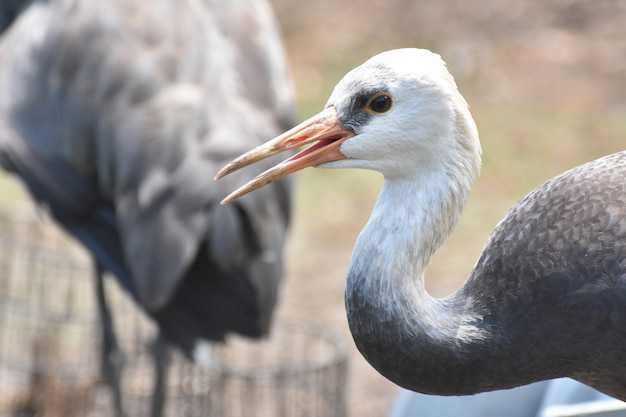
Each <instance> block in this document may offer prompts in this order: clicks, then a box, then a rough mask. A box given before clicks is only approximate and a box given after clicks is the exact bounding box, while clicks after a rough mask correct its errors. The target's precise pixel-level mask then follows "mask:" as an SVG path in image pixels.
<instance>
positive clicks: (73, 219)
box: [0, 0, 295, 417]
mask: <svg viewBox="0 0 626 417" xmlns="http://www.w3.org/2000/svg"><path fill="white" fill-rule="evenodd" d="M3 6H4V8H1V7H0V18H1V20H2V25H3V26H2V27H3V28H4V31H3V32H2V34H1V37H0V164H1V165H2V167H3V168H4V169H6V170H7V171H9V172H11V173H13V174H15V175H16V176H17V177H19V178H20V179H21V180H22V182H23V183H24V184H25V186H26V188H27V189H28V191H29V192H30V194H31V196H32V197H33V199H34V200H35V201H36V202H37V203H38V205H39V206H40V207H45V208H46V209H47V211H48V212H49V213H50V214H51V216H52V218H53V219H54V220H55V221H56V222H57V223H58V224H59V225H60V226H61V227H62V228H63V229H65V230H66V231H67V232H69V233H70V234H71V235H72V236H74V237H75V238H76V239H78V240H79V241H80V242H81V243H82V244H83V245H84V246H85V247H86V248H87V249H88V250H89V251H90V253H91V254H92V255H93V258H94V265H95V275H96V277H97V279H96V283H97V285H96V290H97V300H98V305H99V310H100V314H101V316H102V322H103V336H102V370H103V374H104V376H105V379H106V380H107V381H108V383H109V385H110V386H111V388H112V391H113V398H114V407H115V410H116V411H115V412H116V415H117V416H118V417H119V416H123V415H124V410H123V405H122V392H121V388H120V379H121V372H122V368H123V356H122V355H121V352H120V349H119V346H118V345H119V343H118V341H117V338H116V336H115V333H114V328H113V317H112V316H113V314H112V313H113V312H112V311H110V310H111V308H110V306H108V305H107V301H106V299H105V293H104V288H103V274H104V273H105V272H107V271H108V272H110V273H112V274H113V275H114V276H115V277H116V278H117V280H118V281H119V283H120V284H121V285H122V287H123V288H124V289H125V290H126V291H127V292H128V293H129V294H130V295H131V296H132V297H133V299H134V300H135V301H136V302H137V303H138V304H139V305H140V306H141V308H142V309H143V310H144V311H145V312H146V313H147V314H148V315H149V316H150V317H152V319H153V320H154V321H155V322H156V324H157V325H158V328H159V337H158V340H157V343H156V344H155V345H154V348H153V349H152V351H153V354H154V356H155V361H156V365H155V366H156V375H157V377H156V380H155V396H154V403H153V416H158V415H161V414H162V409H163V397H164V395H165V394H164V378H165V375H166V374H165V371H166V365H165V362H166V359H167V356H166V355H165V353H166V350H165V348H164V347H165V346H166V343H168V344H173V345H174V346H177V347H178V348H180V349H181V350H182V351H183V352H184V353H185V354H186V355H188V356H190V357H197V356H198V355H199V353H198V352H199V351H198V349H200V347H201V346H205V345H204V341H222V340H224V339H225V338H226V337H227V335H228V334H230V333H238V334H241V335H244V336H248V337H252V338H258V337H263V336H264V335H266V334H267V333H268V331H269V329H270V323H271V317H272V312H273V310H274V307H275V304H276V301H277V294H278V288H279V282H280V279H281V276H282V272H283V266H282V263H283V246H284V238H285V233H286V230H287V227H288V222H289V213H290V186H289V184H288V182H282V183H277V184H276V185H275V186H274V187H272V188H271V189H268V190H267V192H265V193H262V194H258V195H255V196H253V197H252V198H250V199H247V200H242V201H241V203H240V204H237V205H236V206H233V207H230V208H225V207H223V206H220V204H219V201H220V200H221V199H222V198H223V197H224V195H225V194H226V192H227V190H229V189H231V188H232V186H233V185H232V184H235V183H234V182H233V183H231V184H221V185H220V184H215V185H207V183H206V180H207V179H209V178H211V177H212V175H213V173H214V172H215V170H216V169H217V168H218V167H219V166H221V165H223V164H224V163H225V162H226V161H228V160H230V159H232V158H233V157H235V156H236V155H238V154H240V153H241V152H243V151H245V150H246V149H249V148H250V147H252V146H255V145H256V144H259V143H262V142H264V141H265V140H267V139H268V138H271V137H273V136H275V135H276V134H278V133H279V132H280V131H283V130H285V129H287V128H289V127H290V126H293V124H295V123H294V122H295V111H294V102H293V93H292V86H291V81H290V76H289V72H288V67H287V62H286V58H285V55H284V51H283V47H282V43H281V40H280V34H279V30H278V28H277V24H276V21H275V19H274V16H273V13H272V11H271V9H270V7H269V5H268V4H267V3H266V2H265V1H264V0H232V1H228V2H214V1H209V0H187V1H177V0H154V1H151V2H143V1H139V0H107V1H97V2H93V1H88V0H47V1H44V0H34V1H22V2H21V3H20V1H19V0H12V1H10V2H6V4H3Z"/></svg>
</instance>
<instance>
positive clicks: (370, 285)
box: [346, 174, 484, 393]
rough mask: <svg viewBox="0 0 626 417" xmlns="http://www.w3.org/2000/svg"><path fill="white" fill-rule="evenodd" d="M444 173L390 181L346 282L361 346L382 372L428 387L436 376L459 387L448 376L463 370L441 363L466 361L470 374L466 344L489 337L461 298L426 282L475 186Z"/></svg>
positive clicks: (354, 329)
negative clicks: (441, 296) (463, 185)
mask: <svg viewBox="0 0 626 417" xmlns="http://www.w3.org/2000/svg"><path fill="white" fill-rule="evenodd" d="M433 175H434V174H433ZM445 181H446V178H443V177H442V178H437V177H436V176H433V177H432V178H430V180H429V181H424V180H423V179H422V180H420V181H419V182H416V181H402V180H391V181H389V180H386V181H385V185H384V186H383V190H382V192H381V195H380V197H379V199H378V201H377V203H376V206H375V208H374V210H373V212H372V215H371V217H370V219H369V221H368V223H367V225H366V227H365V228H364V229H363V231H362V232H361V234H360V235H359V238H358V239H357V243H356V245H355V248H354V253H353V256H352V261H351V265H350V269H349V272H348V281H347V285H346V310H347V313H348V320H349V324H350V329H351V332H352V334H353V337H354V339H355V342H356V344H357V346H358V348H359V350H360V351H361V353H362V354H363V355H364V356H365V357H366V359H368V361H369V362H370V363H371V364H372V365H373V366H374V367H375V368H377V369H378V370H379V372H381V373H382V374H383V375H385V376H387V377H388V378H390V379H392V380H394V382H397V383H398V384H401V385H403V386H406V387H408V388H410V389H415V390H420V391H422V392H428V389H430V388H432V387H433V386H436V385H437V380H439V382H440V386H441V389H440V390H446V389H452V390H454V387H452V386H451V385H450V381H447V380H444V379H443V376H444V375H446V374H447V375H455V377H456V376H458V375H460V374H459V373H458V372H457V371H454V372H449V373H445V372H441V371H442V368H445V367H450V369H458V368H459V367H463V366H466V367H467V368H468V374H471V373H472V372H471V371H472V370H471V367H472V366H473V365H472V364H471V363H467V364H464V363H463V362H465V361H466V360H467V358H466V357H465V356H464V355H463V352H464V351H468V350H471V349H473V347H471V346H469V344H470V343H474V342H476V341H479V342H480V341H481V340H482V339H484V337H483V335H481V331H483V330H482V329H479V328H478V327H477V326H475V325H474V323H475V317H473V316H472V314H473V313H469V312H466V311H465V306H464V305H463V304H462V302H461V301H460V300H459V301H456V299H455V298H450V299H447V300H437V299H434V298H432V297H431V296H430V295H429V294H428V293H427V292H426V291H425V288H424V269H425V267H426V264H427V263H428V261H429V259H430V257H431V256H432V254H433V253H434V252H435V250H436V249H437V248H438V247H439V246H440V245H441V244H442V243H443V241H444V240H445V238H446V237H447V236H448V235H449V233H450V232H451V230H452V228H453V227H454V225H455V223H456V221H457V219H458V217H459V214H460V212H461V210H462V208H463V205H464V203H465V201H466V197H467V195H466V194H467V191H468V190H467V191H460V192H459V191H458V189H451V188H449V187H448V188H446V187H445V184H446V183H445ZM455 192H456V193H457V194H455ZM473 373H474V374H476V372H473ZM416 374H419V375H421V376H418V375H416ZM405 380H406V382H405V383H404V381H405ZM422 382H423V383H424V384H425V385H424V387H422V386H420V385H419V384H420V383H422ZM457 382H458V384H459V386H461V384H463V383H466V382H467V381H461V380H459V381H457ZM415 383H417V384H418V385H417V386H416V385H415ZM470 385H471V384H470ZM427 388H428V389H427ZM440 393H442V392H440Z"/></svg>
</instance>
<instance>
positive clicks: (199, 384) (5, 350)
mask: <svg viewBox="0 0 626 417" xmlns="http://www.w3.org/2000/svg"><path fill="white" fill-rule="evenodd" d="M106 291H107V297H108V300H109V303H110V305H111V308H112V310H113V312H114V320H115V327H116V332H117V334H118V337H119V339H120V344H121V348H122V351H123V354H124V358H125V360H124V363H125V366H124V370H123V380H122V384H123V385H122V386H123V395H124V407H125V410H126V412H127V415H129V416H133V417H141V416H148V415H150V407H151V402H152V398H151V396H152V388H153V384H154V366H153V365H154V364H153V361H152V358H151V356H150V354H149V352H148V348H147V345H148V344H149V343H152V341H153V339H154V338H155V337H156V329H155V326H154V325H153V323H152V322H151V321H150V320H149V319H148V318H147V317H146V316H145V315H144V314H143V313H142V312H141V311H140V309H139V308H137V306H136V305H135V304H134V303H133V302H132V300H130V299H129V298H128V297H127V296H126V294H125V293H124V292H123V291H122V290H120V289H119V288H118V286H117V283H116V282H115V281H114V280H112V279H108V280H107V288H106ZM99 341H100V323H99V320H98V312H97V307H96V303H95V280H94V278H93V272H92V265H91V260H90V258H89V256H88V255H87V254H86V253H85V251H84V250H82V248H81V247H79V246H78V245H77V244H76V243H75V242H73V241H72V240H71V239H70V238H68V237H67V236H65V235H64V234H63V233H61V232H60V231H58V229H57V228H56V226H54V225H52V224H50V223H49V222H45V221H34V220H32V219H25V220H16V219H15V218H6V217H4V218H0V417H9V416H11V417H29V416H43V417H73V416H80V417H104V416H112V415H113V410H112V406H111V396H110V393H109V391H108V389H107V388H106V386H105V385H104V383H103V381H102V379H101V376H100V360H101V359H100V345H99V343H100V342H99ZM208 351H209V358H210V360H209V361H208V364H207V365H205V366H200V365H196V364H194V363H192V362H190V361H188V360H187V358H186V357H184V356H183V355H182V354H180V353H179V352H177V351H174V352H173V354H172V359H171V364H170V367H169V372H168V379H167V400H166V408H165V416H166V417H176V416H185V417H195V416H203V417H204V416H207V417H213V416H215V417H218V416H219V417H247V416H254V417H283V416H284V417H287V416H289V417H298V416H302V417H317V416H319V417H322V416H323V417H343V416H345V415H347V412H346V389H345V386H346V382H347V381H346V376H347V358H348V354H347V345H346V342H345V341H344V340H342V339H341V338H340V337H339V336H337V335H336V334H334V333H333V332H332V331H330V330H329V329H326V328H323V327H321V326H317V325H313V324H306V323H294V322H286V321H282V322H279V323H277V324H276V325H275V326H274V328H273V331H272V334H271V336H270V337H269V338H268V339H267V340H263V341H260V342H258V341H249V340H245V339H242V338H232V339H231V340H229V342H228V343H227V344H225V345H212V346H211V347H209V349H208Z"/></svg>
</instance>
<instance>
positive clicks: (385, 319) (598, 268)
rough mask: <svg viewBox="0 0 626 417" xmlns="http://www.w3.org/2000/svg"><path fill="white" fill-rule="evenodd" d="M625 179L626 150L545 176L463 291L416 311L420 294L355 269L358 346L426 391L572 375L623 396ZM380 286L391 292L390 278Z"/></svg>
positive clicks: (496, 234) (395, 376)
mask: <svg viewBox="0 0 626 417" xmlns="http://www.w3.org/2000/svg"><path fill="white" fill-rule="evenodd" d="M623 178H626V152H621V153H618V154H615V155H611V156H608V157H605V158H602V159H599V160H596V161H593V162H591V163H589V164H586V165H583V166H581V167H578V168H575V169H573V170H571V171H568V172H566V173H564V174H562V175H559V176H558V177H555V178H553V179H551V180H550V181H548V182H546V183H545V184H543V185H542V186H540V187H539V188H537V189H536V190H534V191H533V192H532V193H530V194H529V195H528V196H526V197H525V198H524V199H523V200H522V201H520V202H519V203H518V204H517V205H515V206H514V207H513V208H512V209H511V211H510V212H509V213H508V214H507V215H506V217H505V218H504V219H503V220H502V221H501V222H500V223H499V224H498V226H497V227H496V228H495V229H494V230H493V232H492V233H491V236H490V237H489V240H488V242H487V244H486V246H485V248H484V250H483V253H482V255H481V256H480V259H479V260H478V263H477V265H476V266H475V268H474V269H473V271H472V273H471V274H470V277H469V278H468V280H467V282H466V283H465V284H464V285H463V287H462V288H461V289H459V290H458V291H457V292H455V293H454V294H452V295H450V296H449V297H447V298H445V299H441V300H435V301H434V302H433V304H432V306H429V307H428V308H426V307H424V306H422V307H421V308H420V310H419V311H413V312H412V314H410V313H409V309H410V308H411V309H412V308H414V306H413V303H412V301H410V300H405V299H402V298H398V296H397V293H394V294H395V298H391V297H390V296H387V295H386V291H385V290H384V288H377V287H371V286H370V287H364V286H363V285H364V281H365V277H358V276H352V275H351V276H349V277H348V282H349V285H348V289H347V290H346V297H347V305H348V315H349V316H350V326H351V329H352V332H353V335H354V337H355V341H356V343H357V346H358V347H359V349H360V350H361V352H362V353H363V355H364V356H365V357H366V358H367V359H368V360H369V361H370V363H372V365H373V366H374V367H375V368H376V369H378V370H379V371H380V372H381V373H383V374H384V375H385V376H387V377H388V378H389V379H391V380H392V381H394V382H396V383H398V384H399V385H401V386H403V387H406V388H409V389H412V390H415V391H418V392H425V393H433V394H440V395H442V394H443V395H460V394H474V393H477V392H482V391H491V390H495V389H502V388H511V387H515V386H519V385H524V384H528V383H531V382H535V381H539V380H544V379H551V378H557V377H562V376H569V377H572V378H575V379H577V380H579V381H581V382H584V383H586V384H588V385H591V386H593V387H594V388H596V389H598V390H600V391H602V392H605V393H607V394H609V395H612V396H614V397H616V398H620V399H622V400H624V399H626V372H625V371H624V370H625V369H626V350H625V346H626V183H625V182H624V181H623ZM355 273H356V272H355V271H353V270H351V271H350V274H355ZM360 273H361V274H370V275H372V274H374V276H375V274H376V272H375V270H372V269H370V270H367V271H361V272H360ZM374 282H376V283H378V284H379V285H380V286H381V287H383V285H384V277H380V276H379V277H378V279H377V280H374ZM352 284H354V285H352ZM376 290H378V292H376ZM381 304H384V305H386V306H388V307H389V309H381Z"/></svg>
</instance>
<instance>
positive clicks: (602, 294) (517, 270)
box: [216, 48, 626, 400]
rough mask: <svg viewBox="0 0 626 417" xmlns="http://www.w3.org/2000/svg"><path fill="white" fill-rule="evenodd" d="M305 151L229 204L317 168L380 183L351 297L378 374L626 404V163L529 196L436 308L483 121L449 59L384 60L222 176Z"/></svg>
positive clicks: (443, 387)
mask: <svg viewBox="0 0 626 417" xmlns="http://www.w3.org/2000/svg"><path fill="white" fill-rule="evenodd" d="M308 143H312V145H311V146H309V147H308V148H306V149H304V150H302V151H301V152H300V153H298V154H296V155H295V156H292V157H290V158H289V159H287V160H285V161H283V162H281V163H280V164H278V165H276V166H275V167H273V168H271V169H269V170H267V171H266V172H265V173H263V174H261V175H259V176H258V177H257V178H255V179H253V180H252V181H250V182H249V183H247V184H246V185H244V186H242V187H240V189H238V190H237V191H235V192H233V193H232V194H231V195H230V196H229V197H228V198H226V199H225V200H224V203H227V202H229V201H232V200H233V199H235V198H237V197H238V196H240V195H243V194H245V193H247V192H249V191H251V190H253V189H256V188H259V187H261V186H263V185H265V184H267V183H269V182H271V181H273V180H276V179H278V178H282V177H284V176H286V175H288V174H290V173H292V172H295V171H297V170H300V169H302V168H305V167H307V166H319V167H323V168H364V169H370V170H375V171H378V172H380V173H382V174H383V176H384V182H383V186H382V190H381V192H380V195H379V197H378V200H377V202H376V204H375V206H374V208H373V210H372V213H371V215H370V218H369V220H368V221H367V224H366V225H365V227H364V228H363V230H362V231H361V232H360V234H359V236H358V238H357V240H356V243H355V246H354V250H353V254H352V258H351V261H350V266H349V269H348V273H347V283H346V288H345V304H346V312H347V315H348V323H349V327H350V330H351V333H352V335H353V338H354V341H355V343H356V346H357V347H358V349H359V350H360V352H361V353H362V354H363V356H364V357H365V358H366V359H367V360H368V361H369V363H370V364H371V365H372V366H373V367H374V368H375V369H376V370H378V371H379V372H380V373H381V374H382V375H384V376H386V377H387V378H388V379H390V380H391V381H393V382H395V383H397V384H399V385H400V386H402V387H404V388H407V389H410V390H413V391H417V392H421V393H427V394H438V395H465V394H474V393H478V392H484V391H492V390H496V389H503V388H511V387H515V386H521V385H525V384H529V383H531V382H535V381H540V380H546V379H551V378H557V377H563V376H568V377H571V378H573V379H576V380H578V381H580V382H583V383H585V384H587V385H590V386H592V387H594V388H596V389H597V390H599V391H601V392H604V393H606V394H608V395H611V396H614V397H616V398H618V399H621V400H625V399H626V372H624V369H626V350H624V346H626V308H625V306H626V182H625V181H624V178H625V177H626V152H620V153H616V154H613V155H609V156H606V157H603V158H600V159H598V160H595V161H592V162H589V163H587V164H584V165H582V166H579V167H576V168H573V169H571V170H570V171H567V172H565V173H563V174H561V175H558V176H557V177H555V178H553V179H551V180H549V181H547V182H546V183H544V184H543V185H541V186H539V187H538V188H537V189H535V190H534V191H532V192H531V193H530V194H528V195H527V196H526V197H524V198H523V199H522V200H521V201H520V202H519V203H517V204H516V205H515V206H514V207H513V208H511V210H510V211H509V212H508V214H506V216H505V217H504V218H503V219H502V220H501V221H500V222H499V223H498V224H497V226H496V227H495V229H494V230H493V231H492V233H491V234H490V236H489V238H488V240H487V242H486V244H485V246H484V249H483V252H482V254H481V255H480V257H479V259H478V261H477V263H476V265H475V267H474V268H473V270H472V271H471V273H470V275H469V277H468V278H467V280H466V281H465V282H464V284H463V285H462V286H461V287H460V288H459V289H457V290H456V291H455V292H453V293H452V294H450V295H449V296H447V297H445V298H433V297H432V296H430V295H429V294H428V293H427V292H426V290H425V288H424V271H425V268H426V265H427V264H428V261H429V259H430V258H431V256H432V255H433V253H434V252H435V250H436V249H437V248H438V247H440V246H441V245H442V243H443V242H444V241H445V239H446V238H447V236H448V235H449V234H450V233H451V232H452V229H453V228H454V226H455V224H456V222H457V219H458V218H459V215H460V213H461V211H462V210H463V207H464V204H465V202H466V200H467V197H468V194H469V192H470V189H471V187H472V185H473V183H474V180H475V178H476V176H477V175H478V172H479V169H480V160H481V147H480V142H479V139H478V132H477V128H476V125H475V123H474V121H473V119H472V116H471V114H470V111H469V107H468V105H467V103H466V101H465V99H464V98H463V96H462V95H461V94H460V93H459V91H458V88H457V86H456V83H455V81H454V79H453V77H452V75H450V73H449V72H448V70H447V68H446V65H445V63H444V61H443V60H442V59H441V57H440V56H439V55H436V54H434V53H432V52H430V51H427V50H422V49H414V48H407V49H399V50H392V51H387V52H383V53H381V54H379V55H376V56H374V57H373V58H371V59H369V60H368V61H366V62H365V63H364V64H362V65H361V66H359V67H357V68H355V69H354V70H352V71H350V72H349V73H348V74H347V75H346V76H345V77H344V78H343V79H342V80H341V81H340V82H339V83H338V84H337V86H336V87H335V89H334V90H333V92H332V94H331V96H330V98H329V100H328V103H327V104H326V107H325V109H324V110H323V111H322V112H321V113H319V114H318V115H316V116H313V117H312V118H310V119H308V120H307V121H305V122H303V123H302V124H301V125H298V126H297V127H295V128H293V129H292V130H289V131H287V132H286V133H284V134H283V135H280V136H278V137H277V138H275V139H273V140H271V141H269V142H267V143H266V144H264V145H261V146H260V147H258V148H256V149H254V150H252V151H249V152H247V153H245V154H244V155H242V156H241V157H240V158H237V159H235V160H234V161H233V162H231V163H230V164H228V165H227V166H225V167H224V168H223V169H222V170H221V171H220V172H219V173H218V174H217V175H216V178H218V179H219V178H221V177H223V176H225V175H227V174H228V173H230V172H234V171H236V170H237V169H239V168H240V167H243V166H246V165H249V164H252V163H254V162H256V161H259V160H261V159H263V158H266V157H267V156H270V155H273V154H276V153H278V152H281V151H283V150H286V149H291V148H294V147H297V146H300V145H302V144H308Z"/></svg>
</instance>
